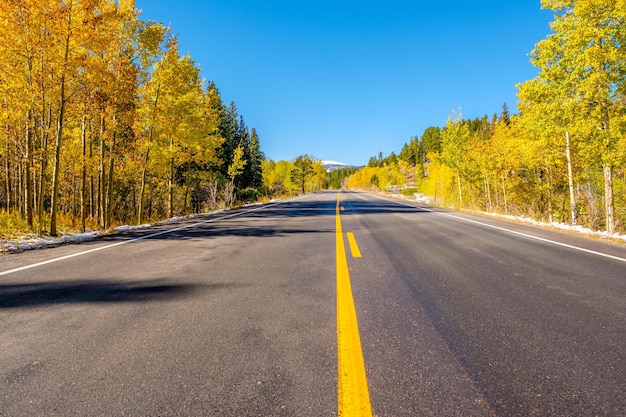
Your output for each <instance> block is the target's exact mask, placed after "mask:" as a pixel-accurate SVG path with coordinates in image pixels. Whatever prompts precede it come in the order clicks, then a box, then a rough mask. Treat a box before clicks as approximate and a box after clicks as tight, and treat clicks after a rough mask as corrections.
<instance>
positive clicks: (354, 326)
mask: <svg viewBox="0 0 626 417" xmlns="http://www.w3.org/2000/svg"><path fill="white" fill-rule="evenodd" d="M340 213H341V198H340V195H339V194H337V209H336V214H335V239H336V250H337V360H338V367H337V368H338V387H337V392H338V397H337V405H338V415H339V417H341V416H343V417H372V408H371V405H370V396H369V391H368V388H367V377H366V375H365V362H364V360H363V352H362V350H361V339H360V337H359V326H358V322H357V317H356V308H355V307H354V299H353V298H352V287H351V286H350V273H349V271H348V260H347V256H346V247H345V244H344V238H343V229H342V227H341V216H340ZM348 241H349V243H350V247H351V250H352V253H353V256H355V257H356V256H357V254H358V257H360V252H359V250H358V247H357V245H356V241H355V240H354V235H352V234H351V233H350V234H348ZM355 248H356V252H355Z"/></svg>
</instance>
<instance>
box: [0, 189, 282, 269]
mask: <svg viewBox="0 0 626 417" xmlns="http://www.w3.org/2000/svg"><path fill="white" fill-rule="evenodd" d="M289 201H293V200H289ZM283 203H286V201H281V202H278V203H273V204H269V205H267V206H262V207H257V208H254V209H251V210H245V211H238V212H236V213H232V214H228V215H226V216H221V217H215V218H212V219H208V220H204V221H201V222H197V223H192V224H187V225H184V226H180V227H176V228H174V229H168V230H163V231H160V232H157V233H151V234H149V235H146V236H141V237H137V238H135V239H129V240H125V241H123V242H117V243H112V244H110V245H106V246H101V247H99V248H94V249H89V250H86V251H83V252H76V253H72V254H70V255H65V256H61V257H59V258H52V259H48V260H46V261H41V262H37V263H34V264H30V265H24V266H21V267H19V268H14V269H9V270H7V271H1V272H0V276H2V275H9V274H13V273H15V272H19V271H24V270H27V269H32V268H36V267H38V266H43V265H47V264H51V263H54V262H59V261H64V260H66V259H70V258H75V257H77V256H82V255H87V254H89V253H93V252H97V251H100V250H105V249H110V248H113V247H115V246H119V245H125V244H127V243H132V242H136V241H138V240H144V239H150V238H151V237H155V236H160V235H165V234H167V233H172V232H177V231H179V230H183V229H188V228H190V227H194V226H199V225H202V224H207V223H213V222H216V221H218V220H224V219H229V218H231V217H237V216H242V215H244V214H248V213H253V212H255V211H259V210H263V209H266V208H270V207H274V206H276V205H279V204H283Z"/></svg>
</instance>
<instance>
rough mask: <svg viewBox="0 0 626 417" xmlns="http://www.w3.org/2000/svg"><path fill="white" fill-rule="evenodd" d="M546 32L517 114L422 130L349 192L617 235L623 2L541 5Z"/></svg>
mask: <svg viewBox="0 0 626 417" xmlns="http://www.w3.org/2000/svg"><path fill="white" fill-rule="evenodd" d="M542 7H544V8H546V9H549V10H551V11H553V13H554V21H553V22H552V23H551V29H552V32H551V33H550V34H548V35H547V36H546V38H545V39H543V40H540V41H539V42H538V43H537V44H536V45H535V48H534V49H533V50H532V52H531V54H530V57H531V58H530V60H531V62H532V64H534V66H536V67H537V69H538V74H537V76H536V77H535V78H533V79H531V80H528V81H526V82H523V83H521V84H519V85H518V86H517V87H518V99H519V101H518V108H519V113H518V114H514V115H511V114H509V110H508V107H507V106H506V104H505V105H504V106H503V108H502V111H501V113H500V114H497V113H496V114H494V115H493V116H491V117H489V116H485V117H483V118H478V119H471V120H470V119H464V118H463V117H462V114H461V113H460V112H457V113H453V114H452V115H451V116H450V117H449V119H448V122H447V124H446V125H445V126H444V127H429V128H428V129H426V130H425V131H424V133H423V134H422V136H421V138H420V137H417V136H416V137H414V138H412V139H411V140H410V142H409V143H405V145H404V146H403V148H402V149H401V150H400V151H399V153H398V154H397V155H396V153H395V152H393V153H392V154H391V155H389V156H387V157H385V158H383V156H382V154H379V156H378V157H372V158H371V159H370V161H369V163H368V165H367V166H366V167H364V168H363V169H361V170H360V171H359V172H357V173H355V174H353V175H352V176H351V177H350V178H349V180H348V181H347V186H349V187H359V188H372V189H382V190H389V189H398V190H402V189H403V192H405V193H407V194H412V193H414V192H415V193H419V194H423V195H426V196H428V197H429V198H430V200H431V201H432V202H433V203H435V204H440V205H446V206H450V207H455V208H463V209H472V210H480V211H486V212H490V213H503V214H514V215H524V216H529V217H532V218H535V219H539V220H544V221H548V222H561V223H569V224H572V225H582V226H586V227H589V228H592V229H594V230H603V231H605V232H606V233H608V234H614V233H617V232H622V233H623V232H624V231H626V177H625V174H626V2H625V1H623V0H593V1H591V0H578V1H575V0H569V1H566V0H543V1H542Z"/></svg>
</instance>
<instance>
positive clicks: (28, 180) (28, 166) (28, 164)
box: [25, 110, 34, 230]
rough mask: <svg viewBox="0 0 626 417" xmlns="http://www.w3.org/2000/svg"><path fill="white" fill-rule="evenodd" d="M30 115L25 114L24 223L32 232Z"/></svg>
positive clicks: (28, 112) (29, 113)
mask: <svg viewBox="0 0 626 417" xmlns="http://www.w3.org/2000/svg"><path fill="white" fill-rule="evenodd" d="M31 114H32V110H28V111H27V112H26V155H25V156H26V158H25V160H26V161H25V163H26V169H25V174H26V175H25V176H26V178H25V181H26V187H25V190H26V196H25V202H26V223H27V224H28V227H29V228H30V229H31V230H32V228H33V208H34V207H33V178H32V172H31V170H32V166H33V132H32V130H31V128H30V126H31Z"/></svg>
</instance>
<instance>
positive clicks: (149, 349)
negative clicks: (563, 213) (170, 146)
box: [0, 191, 626, 417]
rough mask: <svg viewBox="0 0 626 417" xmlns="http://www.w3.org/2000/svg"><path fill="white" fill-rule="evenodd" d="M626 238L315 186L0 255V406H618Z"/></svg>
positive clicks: (392, 411) (605, 410)
mask: <svg viewBox="0 0 626 417" xmlns="http://www.w3.org/2000/svg"><path fill="white" fill-rule="evenodd" d="M625 340H626V246H624V245H618V244H614V243H610V242H607V241H602V240H598V239H589V238H583V237H578V236H575V235H572V234H566V233H562V232H556V231H551V230H546V229H540V228H536V227H531V226H527V225H520V224H515V223H510V222H503V221H500V220H496V219H494V218H490V217H482V216H475V215H470V214H465V213H458V212H453V211H450V210H444V209H440V208H435V207H431V206H425V205H421V204H417V203H403V202H397V201H392V200H389V199H385V198H381V197H378V196H373V195H370V194H366V193H360V192H351V191H341V192H340V193H338V192H337V191H328V192H322V193H317V194H311V195H306V196H302V197H298V198H294V199H289V200H285V201H282V202H276V203H271V204H267V205H261V206H252V207H248V208H242V209H238V210H232V211H228V212H225V213H222V214H219V215H213V216H200V217H196V218H192V219H186V220H183V221H181V222H178V223H175V224H167V225H160V226H154V227H150V228H146V229H139V230H135V231H131V232H127V233H120V234H115V235H111V236H107V237H103V238H98V239H94V240H91V241H88V242H84V243H79V244H66V245H61V246H58V247H55V248H50V249H45V250H32V251H26V252H22V253H15V254H9V255H4V256H2V257H0V416H70V415H71V416H104V415H106V416H294V417H295V416H298V417H300V416H336V415H340V416H344V417H359V416H367V417H370V416H378V417H382V416H624V415H626V343H624V341H625Z"/></svg>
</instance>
